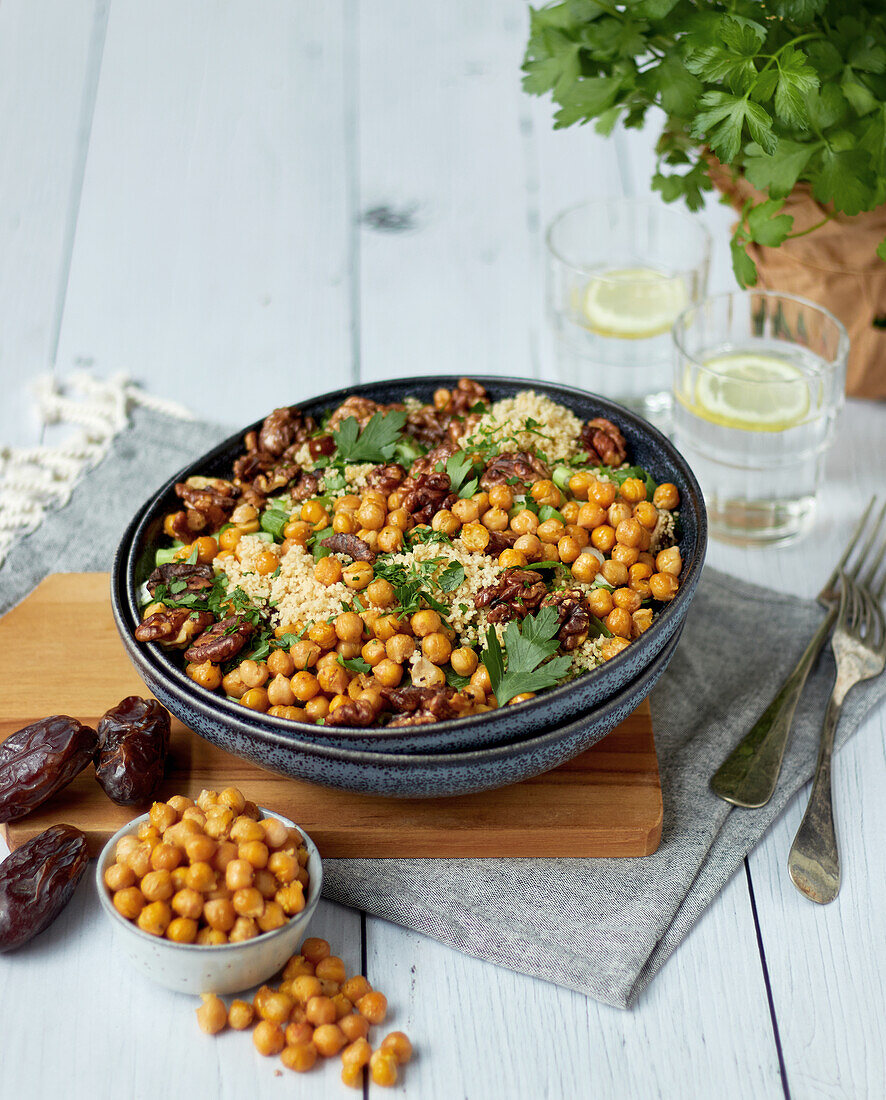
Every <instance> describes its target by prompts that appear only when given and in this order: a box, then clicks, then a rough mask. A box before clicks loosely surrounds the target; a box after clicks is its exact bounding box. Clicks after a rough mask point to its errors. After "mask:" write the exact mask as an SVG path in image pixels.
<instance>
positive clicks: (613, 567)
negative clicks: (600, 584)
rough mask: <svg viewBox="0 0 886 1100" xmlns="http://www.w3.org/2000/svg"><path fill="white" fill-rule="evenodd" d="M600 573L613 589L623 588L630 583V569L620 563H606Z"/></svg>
mask: <svg viewBox="0 0 886 1100" xmlns="http://www.w3.org/2000/svg"><path fill="white" fill-rule="evenodd" d="M600 572H601V573H602V574H603V579H604V580H605V581H606V583H607V584H611V585H612V587H613V588H623V587H624V586H625V585H626V584H627V583H628V567H627V566H626V565H624V564H623V563H622V562H620V561H604V562H603V567H602V569H601V570H600Z"/></svg>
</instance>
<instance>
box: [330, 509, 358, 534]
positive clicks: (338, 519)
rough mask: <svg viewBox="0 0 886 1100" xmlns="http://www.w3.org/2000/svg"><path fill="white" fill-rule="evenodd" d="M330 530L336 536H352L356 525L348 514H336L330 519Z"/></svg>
mask: <svg viewBox="0 0 886 1100" xmlns="http://www.w3.org/2000/svg"><path fill="white" fill-rule="evenodd" d="M332 530H333V531H334V532H335V534H337V535H353V534H354V532H355V531H356V530H357V524H356V522H355V521H354V517H353V516H352V514H351V513H350V512H336V513H335V515H334V516H333V517H332Z"/></svg>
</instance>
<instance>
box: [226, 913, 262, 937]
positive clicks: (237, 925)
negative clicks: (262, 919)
mask: <svg viewBox="0 0 886 1100" xmlns="http://www.w3.org/2000/svg"><path fill="white" fill-rule="evenodd" d="M257 935H258V925H257V924H256V923H255V921H254V920H253V919H252V917H237V919H236V920H235V921H234V927H233V928H232V929H231V931H230V932H229V933H228V943H243V941H244V940H254V939H255V937H256V936H257Z"/></svg>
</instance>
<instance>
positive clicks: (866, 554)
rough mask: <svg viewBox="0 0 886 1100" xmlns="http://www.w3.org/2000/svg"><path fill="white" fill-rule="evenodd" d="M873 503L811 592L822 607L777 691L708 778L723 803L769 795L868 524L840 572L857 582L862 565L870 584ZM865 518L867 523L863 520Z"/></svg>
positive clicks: (879, 554) (885, 546)
mask: <svg viewBox="0 0 886 1100" xmlns="http://www.w3.org/2000/svg"><path fill="white" fill-rule="evenodd" d="M876 506H877V498H876V497H872V498H871V501H870V503H869V504H868V506H867V508H866V509H865V511H864V513H863V514H862V517H861V519H860V520H859V522H858V526H857V527H856V528H855V531H854V533H853V535H852V538H851V539H850V540H849V544H848V545H847V547H846V549H845V550H844V551H843V556H842V557H841V558H840V560H839V561H838V562H837V564H836V565H835V566H834V571H833V573H831V575H830V577H828V579H827V580H826V581H825V583H824V587H823V588H822V590H821V591H820V592H819V594H818V596H816V599H817V600H818V602H819V603H820V604H821V605H822V606H823V607H826V608H827V610H828V614H827V615H826V616H825V618H824V621H823V622H822V624H821V626H819V628H818V630H816V632H815V634H814V635H813V637H812V639H811V641H810V642H809V645H807V646H806V649H805V650H804V651H803V655H802V657H801V658H800V660H799V661H798V662H797V665H796V667H795V668H794V669H793V671H792V672H791V673H790V674H789V675H788V677H787V679H786V680H785V681H784V683H783V684H782V685H781V688H780V689H779V691H778V694H777V695H776V696H775V698H774V699H773V700H772V702H771V703H770V704H769V706H768V707H767V708H766V710H765V711H764V712H763V713H762V715H761V716H760V717H759V719H758V720H757V722H756V723H755V724H754V726H753V727H752V728H751V730H750V731H749V732H748V733H747V734H746V735H745V736H744V737H743V738H742V740H741V741H739V743H738V744H737V745H736V747H735V748H734V749H733V750H732V752H731V753H730V754H729V755H728V756H727V757H726V759H725V760H724V761H723V763H722V764H721V765H720V767H719V768H718V769H717V771H716V772H715V773H714V775H713V776H712V777H711V784H710V785H711V790H712V791H713V792H714V794H716V795H718V796H719V797H720V798H722V799H725V801H726V802H731V803H733V805H735V806H744V807H745V808H747V809H757V808H758V807H759V806H765V805H766V803H767V802H768V801H769V799H770V798H771V797H772V794H773V792H774V791H775V785H776V783H777V782H778V776H779V774H780V772H781V764H782V760H783V759H784V752H785V747H786V746H787V743H788V736H789V735H790V731H791V723H792V722H793V720H794V711H795V710H796V709H797V702H798V700H799V698H800V694H801V692H802V691H803V685H804V684H805V683H806V679H807V677H808V676H809V672H810V669H811V668H812V666H813V665H814V664H815V661H816V658H817V657H818V655H819V653H820V652H821V649H822V647H823V646H824V644H825V642H826V641H827V638H828V635H829V634H830V632H831V630H832V628H833V625H834V623H835V622H836V619H837V612H838V610H839V607H840V590H839V587H838V586H839V581H840V576H841V573H842V572H843V570H844V568H845V566H846V564H847V562H848V561H849V559H850V558H851V557H852V555H853V552H854V551H855V548H856V546H857V545H858V543H859V542H860V540H861V538H862V536H863V535H864V533H865V530H866V528H870V530H869V533H868V535H867V538H866V539H865V542H864V545H863V547H862V549H861V551H860V552H859V553H858V554H857V555H856V559H855V562H854V564H853V567H852V568H851V569H850V570H847V571H846V576H848V577H850V578H851V579H852V580H858V579H859V574H860V573H861V570H862V569H863V568H864V567H865V566H866V565H867V566H868V570H867V573H866V574H865V576H864V579H863V580H862V582H861V583H862V584H865V585H868V586H870V584H871V583H872V582H873V579H874V577H875V576H876V573H877V569H878V568H879V565H880V563H881V561H882V560H883V556H884V553H886V537H884V539H883V540H882V541H881V542H880V543H879V544H878V545H877V547H876V549H875V546H874V544H875V543H876V542H877V537H878V535H879V532H880V528H881V527H882V526H883V520H884V517H886V502H884V504H883V506H882V507H881V508H880V510H879V512H878V513H877V514H876V516H875V515H874V512H875V509H876ZM871 520H872V521H873V526H871V523H870V522H869V521H871Z"/></svg>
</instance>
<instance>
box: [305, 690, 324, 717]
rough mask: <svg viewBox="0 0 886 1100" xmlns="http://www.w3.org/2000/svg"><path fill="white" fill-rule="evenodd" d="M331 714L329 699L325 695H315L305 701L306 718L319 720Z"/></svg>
mask: <svg viewBox="0 0 886 1100" xmlns="http://www.w3.org/2000/svg"><path fill="white" fill-rule="evenodd" d="M327 714H329V700H328V699H327V698H326V696H325V695H315V696H314V698H313V699H309V700H308V701H307V703H305V720H306V721H308V722H318V721H319V720H320V719H321V718H325V717H326V715H327Z"/></svg>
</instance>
